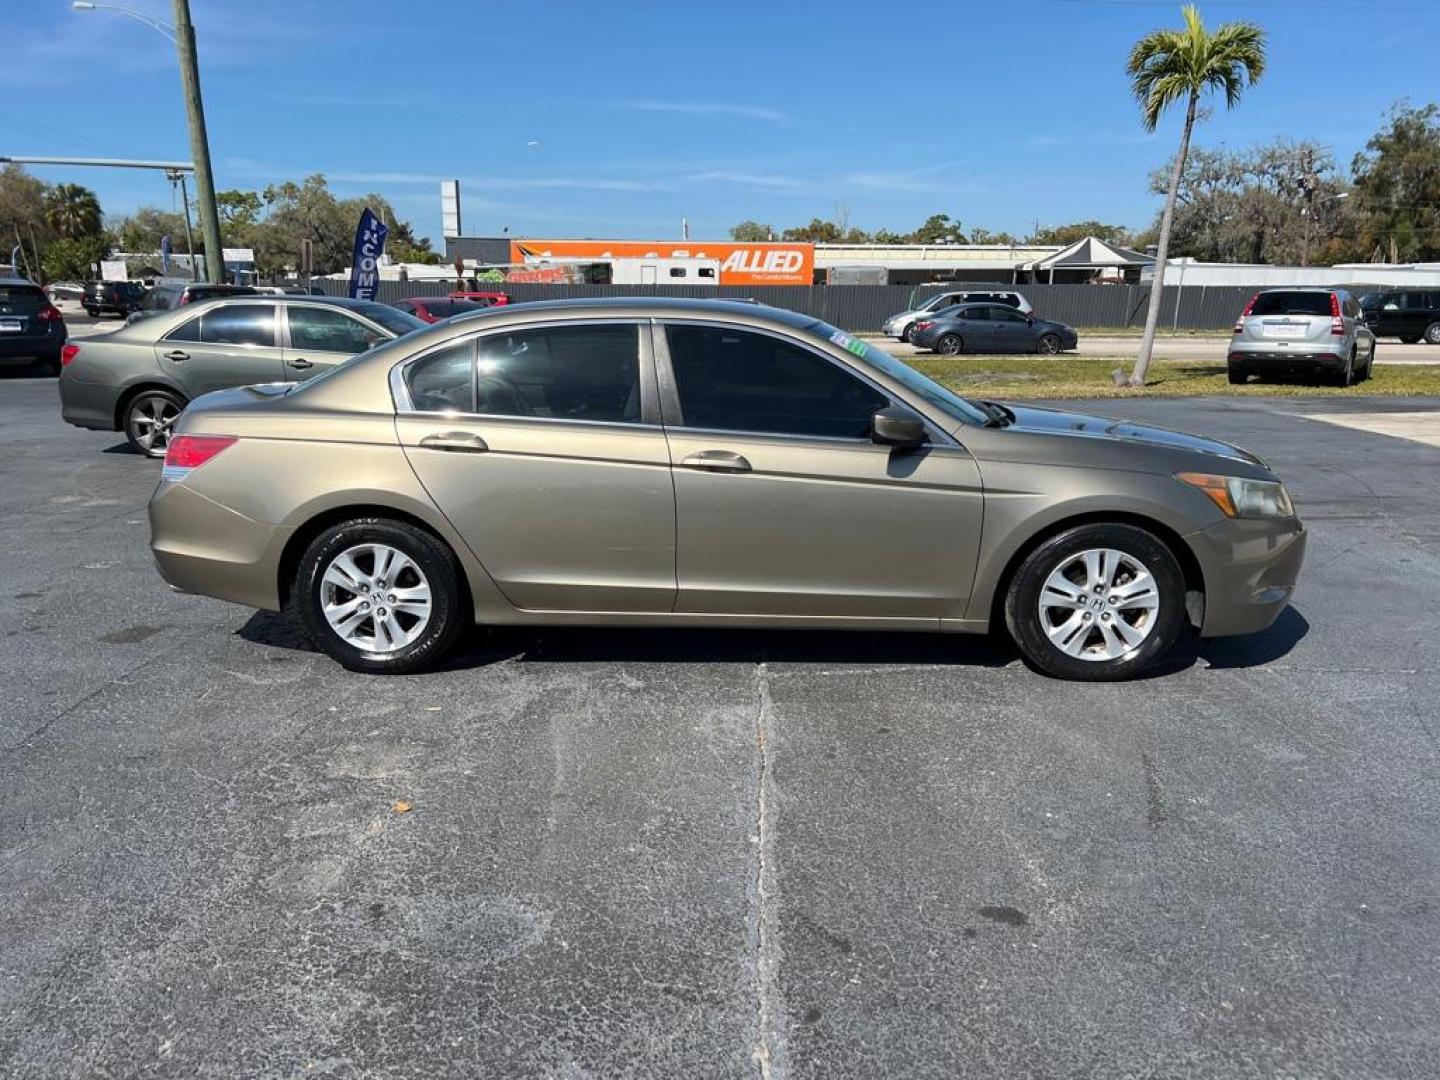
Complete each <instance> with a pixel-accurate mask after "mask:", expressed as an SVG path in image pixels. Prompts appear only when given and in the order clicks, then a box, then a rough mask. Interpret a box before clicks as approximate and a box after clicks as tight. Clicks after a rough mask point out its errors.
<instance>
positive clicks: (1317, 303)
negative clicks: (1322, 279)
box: [1250, 292, 1330, 318]
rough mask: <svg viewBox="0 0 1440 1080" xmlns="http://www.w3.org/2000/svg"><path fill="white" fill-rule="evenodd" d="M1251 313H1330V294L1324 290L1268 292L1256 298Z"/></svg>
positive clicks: (1327, 314) (1326, 314) (1325, 314)
mask: <svg viewBox="0 0 1440 1080" xmlns="http://www.w3.org/2000/svg"><path fill="white" fill-rule="evenodd" d="M1250 314H1251V315H1324V316H1325V317H1327V318H1328V317H1329V315H1330V294H1329V293H1322V292H1267V293H1261V294H1260V295H1259V296H1257V297H1256V298H1255V306H1254V307H1252V308H1251V309H1250Z"/></svg>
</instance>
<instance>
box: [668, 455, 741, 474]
mask: <svg viewBox="0 0 1440 1080" xmlns="http://www.w3.org/2000/svg"><path fill="white" fill-rule="evenodd" d="M680 464H681V465H682V466H684V467H685V468H687V469H707V470H709V471H710V472H749V471H750V462H749V461H747V460H745V458H743V457H741V456H740V455H739V454H737V453H734V452H733V451H730V450H701V451H700V452H699V453H698V454H691V455H689V456H688V457H685V458H682V459H681V461H680Z"/></svg>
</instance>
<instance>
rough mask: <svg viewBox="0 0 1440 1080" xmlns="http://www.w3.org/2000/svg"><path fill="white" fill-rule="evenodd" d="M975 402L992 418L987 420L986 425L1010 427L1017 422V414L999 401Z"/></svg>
mask: <svg viewBox="0 0 1440 1080" xmlns="http://www.w3.org/2000/svg"><path fill="white" fill-rule="evenodd" d="M975 404H977V405H979V406H980V408H981V409H982V410H984V412H985V415H986V416H988V417H989V418H990V419H988V420H986V421H985V426H986V427H1009V426H1010V425H1011V424H1013V423H1014V422H1015V414H1014V413H1013V412H1012V411H1011V410H1009V409H1007V408H1006V407H1005V406H1004V405H1001V404H999V403H998V402H994V401H977V402H976V403H975Z"/></svg>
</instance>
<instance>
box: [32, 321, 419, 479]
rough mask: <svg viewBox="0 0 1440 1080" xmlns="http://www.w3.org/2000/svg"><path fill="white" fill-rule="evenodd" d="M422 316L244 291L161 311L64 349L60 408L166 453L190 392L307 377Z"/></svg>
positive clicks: (78, 420) (81, 422)
mask: <svg viewBox="0 0 1440 1080" xmlns="http://www.w3.org/2000/svg"><path fill="white" fill-rule="evenodd" d="M424 325H425V324H424V323H423V322H421V321H420V320H419V319H417V318H415V317H414V316H413V315H407V314H405V312H403V311H396V310H395V309H394V308H392V307H390V306H389V305H388V304H378V303H375V302H373V301H368V300H344V299H339V298H336V297H320V296H303V297H302V296H253V295H252V296H240V297H233V298H230V299H225V300H206V301H197V302H195V303H190V304H185V305H183V306H181V307H175V308H172V309H170V310H168V311H160V312H157V313H156V314H155V315H153V316H152V317H151V318H148V319H143V320H140V321H139V322H133V323H129V324H127V325H126V326H123V327H121V328H120V329H119V330H116V331H115V332H114V333H113V334H105V335H103V336H97V337H93V338H87V339H85V340H84V341H79V342H72V343H71V344H69V345H66V346H65V348H64V349H63V350H62V352H61V354H60V360H61V364H62V367H61V369H60V415H61V416H62V417H64V419H65V420H66V421H67V422H69V423H71V424H74V425H75V426H76V427H84V428H96V429H98V430H100V431H123V432H124V433H125V437H126V438H127V439H129V440H130V445H131V446H133V447H134V448H135V449H136V450H138V451H140V453H142V454H147V455H149V456H150V457H163V456H164V454H165V446H166V442H167V441H168V438H169V431H170V426H171V425H172V424H173V423H174V422H175V418H176V417H177V416H179V415H180V413H181V411H182V410H183V409H184V408H185V406H186V404H187V403H189V402H190V401H191V400H192V399H193V398H196V397H199V396H200V395H201V394H208V393H209V392H210V391H212V390H223V389H225V388H226V387H230V386H244V385H246V384H247V383H270V382H286V381H294V380H297V379H305V378H309V377H310V376H311V375H316V374H318V373H320V372H322V371H325V370H327V369H329V368H332V367H335V366H336V365H337V364H342V363H344V362H345V361H346V360H349V359H350V358H351V357H352V356H354V355H355V354H356V353H362V352H364V351H365V350H366V349H368V348H370V347H371V346H373V345H376V344H379V343H380V342H382V341H389V340H391V339H392V338H395V337H399V336H400V335H401V334H408V333H409V332H410V331H411V330H416V329H419V328H421V327H423V326H424Z"/></svg>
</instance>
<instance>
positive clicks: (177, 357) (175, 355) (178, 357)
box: [165, 349, 190, 364]
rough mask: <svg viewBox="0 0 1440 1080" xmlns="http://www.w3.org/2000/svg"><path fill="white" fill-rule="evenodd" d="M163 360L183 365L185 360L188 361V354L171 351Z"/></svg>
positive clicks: (176, 350) (175, 350) (177, 350)
mask: <svg viewBox="0 0 1440 1080" xmlns="http://www.w3.org/2000/svg"><path fill="white" fill-rule="evenodd" d="M165 359H166V360H173V361H174V362H175V363H177V364H179V363H183V362H184V361H186V360H189V359H190V354H189V353H188V352H181V351H180V350H179V349H173V350H171V351H170V352H167V353H166V354H165Z"/></svg>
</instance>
